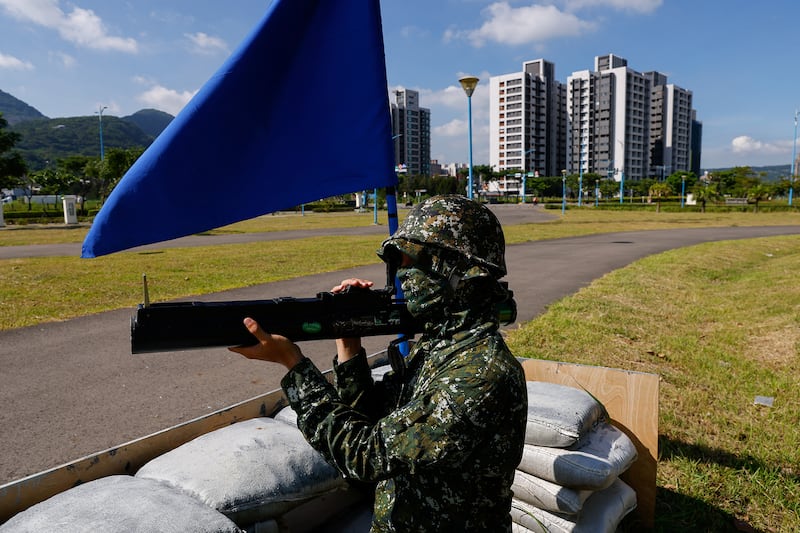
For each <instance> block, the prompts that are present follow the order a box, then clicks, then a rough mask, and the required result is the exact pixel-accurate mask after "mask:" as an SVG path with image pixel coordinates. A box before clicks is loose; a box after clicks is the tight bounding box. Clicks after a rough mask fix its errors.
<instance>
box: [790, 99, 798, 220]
mask: <svg viewBox="0 0 800 533" xmlns="http://www.w3.org/2000/svg"><path fill="white" fill-rule="evenodd" d="M792 141H793V142H792V172H791V174H792V175H791V176H789V205H790V206H791V205H792V195H793V193H794V173H795V170H796V169H795V168H794V166H795V163H794V162H795V159H796V158H797V110H795V112H794V139H792Z"/></svg>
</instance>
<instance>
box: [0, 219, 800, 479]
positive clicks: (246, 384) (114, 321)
mask: <svg viewBox="0 0 800 533" xmlns="http://www.w3.org/2000/svg"><path fill="white" fill-rule="evenodd" d="M522 210H529V211H538V212H540V211H541V210H540V209H532V208H527V207H521V208H520V210H519V211H509V212H508V213H507V215H508V216H509V217H516V216H517V215H519V214H520V213H521V215H522V216H523V217H526V218H530V217H539V216H546V214H544V213H537V214H530V213H526V212H525V211H522ZM501 218H505V216H504V215H502V214H501ZM505 220H506V221H508V220H509V218H505ZM784 234H800V226H783V227H738V228H708V229H685V230H663V231H650V232H627V233H616V234H607V235H593V236H587V237H576V238H568V239H558V240H551V241H541V242H531V243H526V244H519V245H513V246H509V248H508V251H507V262H508V265H509V272H510V274H509V276H508V281H509V283H510V285H511V287H512V288H513V290H514V292H515V295H516V299H517V302H518V306H519V322H524V321H528V320H530V319H531V318H533V317H534V316H536V315H537V314H539V313H541V312H542V311H543V310H544V309H545V307H546V306H547V305H548V304H550V303H552V302H554V301H555V300H558V299H559V298H562V297H564V296H566V295H568V294H571V293H573V292H575V291H576V290H578V289H580V288H581V287H583V286H586V285H588V284H589V283H590V282H591V281H592V280H593V279H595V278H597V277H599V276H602V275H603V274H605V273H607V272H610V271H612V270H614V269H617V268H619V267H622V266H624V265H626V264H628V263H630V262H631V261H634V260H636V259H639V258H641V257H644V256H647V255H650V254H654V253H658V252H661V251H664V250H668V249H672V248H677V247H681V246H686V245H691V244H696V243H700V242H708V241H717V240H727V239H741V238H752V237H760V236H767V235H784ZM350 276H358V277H364V278H369V279H374V280H383V279H384V276H385V274H384V271H383V267H382V266H381V265H372V266H367V267H360V268H355V269H350V270H347V271H340V272H333V273H327V274H320V275H315V276H308V277H305V278H300V279H295V280H288V281H282V282H277V283H269V284H264V285H259V286H255V287H249V288H246V289H237V290H233V291H227V292H225V293H218V294H213V295H207V296H205V297H204V298H203V299H207V300H235V299H259V298H274V297H278V296H287V295H292V296H313V295H314V294H315V293H316V292H318V291H319V290H327V289H328V288H330V287H331V286H333V285H335V284H336V283H338V282H339V280H341V279H342V278H345V277H350ZM130 315H131V310H130V309H123V310H119V311H111V312H107V313H99V314H96V315H92V316H88V317H83V318H78V319H74V320H68V321H63V322H57V323H51V324H43V325H40V326H33V327H29V328H21V329H16V330H10V331H3V332H0V369H2V370H0V405H2V406H3V408H2V409H0V428H2V433H0V484H2V483H6V482H8V481H11V480H14V479H17V478H20V477H23V476H26V475H30V474H32V473H35V472H38V471H41V470H43V469H46V468H51V467H54V466H57V465H59V464H62V463H65V462H68V461H71V460H74V459H77V458H79V457H82V456H85V455H88V454H90V453H93V452H96V451H100V450H103V449H106V448H110V447H112V446H116V445H118V444H121V443H123V442H126V441H129V440H132V439H135V438H138V437H141V436H144V435H148V434H150V433H153V432H155V431H158V430H161V429H163V428H166V427H169V426H171V425H174V424H177V423H179V422H183V421H186V420H190V419H192V418H195V417H198V416H201V415H204V414H206V413H209V412H211V411H215V410H217V409H220V408H222V407H225V406H227V405H230V404H233V403H236V402H239V401H242V400H246V399H249V398H252V397H255V396H257V395H260V394H263V393H264V392H266V391H269V390H272V389H274V388H277V386H278V382H279V380H280V377H281V375H282V373H281V372H280V371H279V367H277V366H274V365H267V364H264V363H259V362H253V361H248V360H246V359H243V358H241V357H239V356H237V355H235V354H232V353H229V352H227V351H226V350H224V349H207V350H197V351H188V352H173V353H162V354H144V355H135V356H134V355H131V354H130V338H129V335H130V330H129V319H130ZM386 341H387V339H386V338H370V339H365V345H366V347H367V350H368V352H372V351H378V350H380V349H382V348H384V347H385V345H386ZM332 347H333V343H332V341H319V342H309V343H303V346H302V348H303V350H304V352H305V353H306V354H307V355H308V356H309V357H311V358H312V359H313V360H314V361H315V362H316V363H317V364H318V365H319V366H320V367H322V368H329V367H330V360H331V358H332V356H333V348H332Z"/></svg>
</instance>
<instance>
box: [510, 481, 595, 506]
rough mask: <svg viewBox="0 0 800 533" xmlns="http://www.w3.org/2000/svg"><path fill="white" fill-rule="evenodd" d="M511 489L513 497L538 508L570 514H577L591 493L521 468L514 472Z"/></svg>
mask: <svg viewBox="0 0 800 533" xmlns="http://www.w3.org/2000/svg"><path fill="white" fill-rule="evenodd" d="M511 491H512V492H513V493H514V498H516V499H518V500H522V501H523V502H525V503H529V504H531V505H534V506H536V507H538V508H539V509H543V510H545V511H552V512H555V513H563V514H570V515H574V514H578V513H579V512H580V510H581V508H582V507H583V503H584V502H585V501H586V500H587V499H588V498H589V496H591V495H592V491H589V490H575V489H569V488H567V487H562V486H560V485H556V484H555V483H552V482H550V481H547V480H544V479H541V478H538V477H536V476H532V475H531V474H528V473H526V472H523V471H521V470H517V471H516V472H514V483H512V484H511Z"/></svg>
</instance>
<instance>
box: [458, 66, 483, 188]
mask: <svg viewBox="0 0 800 533" xmlns="http://www.w3.org/2000/svg"><path fill="white" fill-rule="evenodd" d="M478 81H480V80H479V79H478V78H476V77H475V76H464V77H462V78H460V79H459V80H458V82H459V83H460V84H461V87H462V88H463V89H464V92H465V93H467V109H468V112H467V115H468V121H469V181H468V183H467V198H469V199H470V200H471V199H472V93H473V92H475V87H477V86H478Z"/></svg>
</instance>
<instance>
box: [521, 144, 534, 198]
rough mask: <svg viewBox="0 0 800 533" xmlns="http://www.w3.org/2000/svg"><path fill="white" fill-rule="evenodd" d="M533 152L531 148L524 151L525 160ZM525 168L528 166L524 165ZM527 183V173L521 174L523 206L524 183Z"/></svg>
mask: <svg viewBox="0 0 800 533" xmlns="http://www.w3.org/2000/svg"><path fill="white" fill-rule="evenodd" d="M535 151H536V149H535V148H531V149H530V150H526V151H525V154H524V155H525V158H527V155H528V154H532V153H534V152H535ZM525 166H526V167H527V166H528V165H525ZM535 171H536V169H534V172H535ZM527 181H528V174H527V172H523V173H522V203H523V204H524V203H525V182H527Z"/></svg>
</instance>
